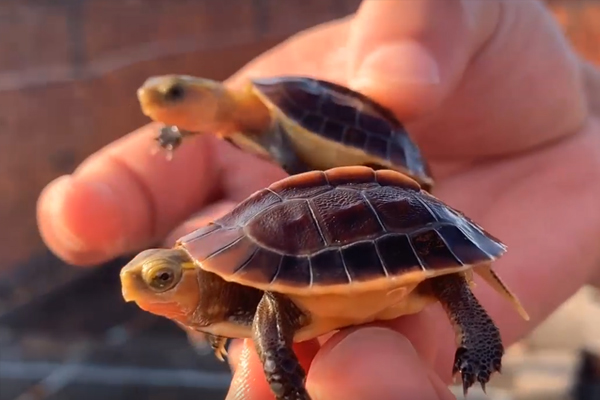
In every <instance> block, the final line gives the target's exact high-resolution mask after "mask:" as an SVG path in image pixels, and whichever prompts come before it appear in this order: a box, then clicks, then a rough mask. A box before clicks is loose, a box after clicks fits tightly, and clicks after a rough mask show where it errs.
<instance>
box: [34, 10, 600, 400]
mask: <svg viewBox="0 0 600 400" xmlns="http://www.w3.org/2000/svg"><path fill="white" fill-rule="evenodd" d="M361 66H362V67H361ZM369 68H370V69H369ZM377 68H379V69H377ZM275 74H305V75H311V76H315V77H319V78H323V79H329V80H332V81H335V82H338V83H342V84H351V85H354V86H355V87H356V88H358V89H359V90H361V91H362V92H363V93H365V94H367V95H370V96H372V97H373V98H374V99H375V100H377V101H379V102H381V103H382V104H384V105H385V106H387V107H389V108H390V109H392V110H393V111H394V112H395V113H396V114H397V116H398V117H399V118H400V120H402V121H405V122H406V126H407V128H408V130H409V132H411V133H412V134H413V135H414V137H415V139H416V141H417V143H418V144H419V145H420V146H421V148H422V149H423V152H424V153H425V155H426V157H428V159H429V160H431V164H432V171H433V174H434V177H436V178H437V180H436V181H437V186H436V187H435V189H434V194H435V195H436V196H438V197H440V198H441V199H442V200H443V201H445V202H447V203H448V204H450V205H451V206H453V207H456V208H458V209H459V210H461V211H464V212H465V213H466V214H467V215H468V216H470V217H471V218H473V219H474V220H475V221H476V222H478V223H480V224H481V225H482V226H484V227H485V228H486V229H487V230H488V231H490V232H491V233H492V234H493V235H495V236H497V237H499V238H500V239H501V240H503V241H504V242H505V243H506V244H507V245H508V253H507V254H506V255H505V256H504V257H503V258H502V259H501V260H499V261H498V262H497V263H496V269H497V271H498V273H499V274H500V275H501V276H502V278H503V280H505V281H506V282H507V284H508V285H509V286H510V287H511V288H512V289H513V290H514V292H516V293H517V294H518V295H519V296H520V298H521V300H522V302H523V303H524V305H525V307H526V308H527V309H528V311H529V314H530V315H531V317H532V320H531V321H530V322H529V323H524V322H523V321H521V320H520V319H519V317H518V315H517V314H516V313H515V312H514V311H513V310H512V309H511V308H510V307H511V306H510V304H508V303H506V302H505V301H504V300H503V299H502V298H500V297H499V296H498V295H497V294H495V293H493V292H492V291H491V290H490V289H489V288H488V287H486V286H485V285H481V286H479V287H477V288H476V289H475V290H474V291H475V293H476V295H477V296H478V298H479V299H480V300H481V302H482V303H483V305H484V306H485V307H486V308H487V309H488V310H489V312H490V314H491V316H492V317H493V318H494V319H495V321H496V322H497V324H498V325H499V326H500V328H501V331H502V334H503V338H504V340H505V343H506V344H507V345H509V344H510V343H512V342H514V341H515V340H517V339H519V338H520V337H522V336H523V335H524V334H526V333H528V332H529V331H530V330H531V329H532V328H533V327H534V326H535V325H536V324H537V323H539V322H540V321H541V320H542V319H543V318H545V317H546V316H547V315H548V314H549V313H550V312H552V311H553V310H554V309H555V308H556V307H557V306H558V305H559V304H560V303H562V302H563V301H564V300H566V299H567V298H568V297H569V296H570V295H571V294H572V293H574V292H575V291H576V290H577V289H578V288H579V287H580V286H581V285H582V284H584V283H586V282H589V281H590V280H591V279H592V275H593V274H594V269H595V268H596V265H597V263H598V261H599V259H600V250H599V249H598V247H597V238H598V235H599V234H600V210H598V207H597V204H598V200H599V199H600V185H598V184H597V182H598V180H599V179H600V146H599V145H600V128H599V125H600V122H599V120H598V119H599V118H598V116H597V115H596V116H590V115H589V113H588V99H587V98H586V95H585V92H584V89H583V87H582V81H583V79H582V76H581V70H580V61H579V60H578V58H577V57H576V56H574V54H573V53H572V51H571V49H570V48H569V47H568V46H567V44H566V43H565V39H564V38H563V36H562V34H561V33H560V31H559V29H558V28H557V26H556V25H555V24H554V22H553V20H552V17H551V15H550V14H548V13H547V12H546V10H545V9H544V7H543V5H542V4H541V3H539V2H537V1H529V0H524V1H519V2H501V1H487V2H466V1H465V2H460V1H458V0H453V1H448V2H437V1H433V0H422V1H418V2H417V1H414V2H397V1H383V0H379V1H376V2H375V1H367V2H364V3H363V5H362V6H361V9H360V10H359V12H358V13H357V15H356V16H355V17H353V18H348V19H345V20H341V21H336V22H333V23H330V24H326V25H323V26H320V27H317V28H315V29H312V30H310V31H308V32H305V33H302V34H300V35H298V36H296V37H294V38H292V39H290V40H289V41H287V42H286V43H284V44H282V45H280V46H278V47H277V48H275V49H273V50H272V51H270V52H268V53H266V54H264V55H262V56H261V57H259V58H258V59H257V60H255V61H253V62H252V63H250V64H249V65H248V66H247V67H246V68H244V69H243V70H242V71H240V72H239V73H238V74H236V75H235V76H234V77H232V79H230V81H229V83H230V84H231V85H240V84H241V83H242V81H243V80H244V79H245V78H247V77H250V76H269V75H275ZM360 77H362V78H360ZM155 129H156V127H155V126H154V125H150V126H148V127H145V128H142V129H140V130H139V131H136V132H134V133H132V134H130V135H129V136H127V137H125V138H123V139H121V140H119V141H117V142H115V143H112V144H111V145H109V146H108V147H107V148H104V149H102V150H100V151H99V152H98V153H96V154H95V155H93V156H92V157H90V158H89V159H88V160H86V161H85V162H84V163H83V164H82V165H81V166H80V167H79V168H78V169H77V170H76V171H75V173H74V174H73V175H70V176H65V177H61V178H59V179H57V180H56V181H54V182H52V183H51V184H50V185H49V186H48V187H47V188H46V189H45V191H44V192H43V193H42V195H41V196H40V201H39V211H38V213H39V224H40V230H41V232H42V235H43V237H44V239H45V240H46V242H47V244H48V245H49V247H50V248H51V249H52V250H53V251H55V252H56V253H57V254H59V255H60V256H61V257H63V258H64V259H66V260H67V261H70V262H72V263H75V264H82V265H89V264H94V263H98V262H101V261H105V260H107V259H109V258H112V257H114V256H117V255H119V254H122V253H125V252H130V251H134V250H138V249H140V248H142V247H146V246H149V245H151V244H152V243H153V242H155V241H157V240H161V239H163V238H164V237H165V236H167V235H168V234H169V232H171V234H170V235H169V237H170V239H169V240H172V239H173V238H175V237H177V236H179V234H181V233H182V232H183V231H187V230H189V229H191V228H192V227H195V226H197V225H198V224H200V223H203V222H205V221H206V218H208V215H210V217H211V218H212V217H214V216H217V215H219V214H221V213H223V212H224V211H226V210H227V208H228V207H231V205H233V204H235V203H236V202H238V201H240V200H241V199H243V198H245V197H246V196H247V195H249V194H250V193H251V192H253V191H254V190H256V189H259V188H261V187H264V186H266V185H268V184H270V183H271V182H273V181H274V180H277V179H279V178H281V177H283V176H284V175H283V172H282V171H281V170H280V169H278V168H275V167H274V166H272V165H268V164H267V163H265V162H263V161H259V160H257V159H255V158H253V157H252V156H250V155H247V154H242V153H240V152H239V151H238V150H236V149H233V148H231V147H230V146H228V145H227V144H225V143H223V142H221V141H218V140H217V139H214V138H212V137H209V136H203V135H200V136H197V137H196V138H194V139H191V140H189V142H188V143H187V144H186V146H182V147H181V148H180V149H179V150H178V151H177V155H176V157H175V158H174V159H173V160H172V161H171V162H167V161H165V160H164V159H163V158H162V157H152V156H151V155H150V148H151V146H152V145H153V143H152V140H151V137H152V136H153V135H155V132H156V130H155ZM249 171H252V175H249V174H248V172H249ZM207 207H209V208H207ZM215 207H217V208H218V209H215ZM200 211H203V212H204V214H203V215H202V216H196V217H195V218H194V217H192V219H191V220H190V219H188V218H190V216H191V215H193V214H195V213H197V212H200ZM186 220H187V222H184V221H186ZM182 223H183V226H182V225H181V224H182ZM177 226H179V228H177V229H175V231H174V232H173V229H174V228H175V227H177ZM377 325H378V326H385V327H387V328H388V329H385V330H384V329H374V328H359V329H356V328H353V329H347V330H344V331H343V332H340V333H336V334H335V335H334V336H333V337H331V338H329V339H328V340H327V341H325V339H321V340H320V343H321V344H322V347H321V346H320V345H319V343H317V342H316V341H312V342H307V343H303V344H300V345H298V346H297V350H298V353H299V356H300V358H301V359H302V360H304V365H305V367H306V368H307V370H308V378H307V387H308V390H309V392H311V393H312V394H313V396H314V399H315V400H317V399H335V398H344V399H348V400H350V399H363V398H367V397H374V398H380V399H387V398H397V397H398V396H406V398H410V397H412V396H416V394H417V393H418V394H419V396H418V398H424V399H446V398H448V399H449V398H452V396H451V395H450V393H449V392H448V390H447V389H446V387H445V385H446V383H448V382H449V381H450V370H451V364H452V359H453V356H454V354H453V353H454V351H455V349H454V347H453V346H452V344H453V343H454V340H453V335H454V333H453V332H452V330H451V327H450V324H449V323H448V321H447V319H446V317H445V315H444V314H443V312H442V311H441V310H440V309H439V307H431V308H429V309H427V310H425V311H424V312H423V313H420V314H419V315H415V316H411V317H407V318H401V319H399V320H397V321H394V322H391V323H386V324H377ZM230 363H231V364H232V365H233V366H234V369H235V375H234V380H233V383H232V387H231V390H230V396H231V398H237V399H241V398H243V399H245V400H261V399H269V398H272V395H271V394H270V392H269V389H268V387H267V385H266V382H265V380H264V378H263V377H262V375H263V372H262V367H261V366H260V364H259V363H258V360H257V358H256V355H255V353H254V351H253V350H252V346H251V344H250V343H243V344H241V343H240V342H237V343H235V344H234V345H233V347H232V348H231V357H230ZM309 364H310V368H309Z"/></svg>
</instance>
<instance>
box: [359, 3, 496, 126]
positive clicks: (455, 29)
mask: <svg viewBox="0 0 600 400" xmlns="http://www.w3.org/2000/svg"><path fill="white" fill-rule="evenodd" d="M499 10H500V8H499V3H498V2H497V1H459V0H448V1H437V0H421V1H396V0H376V1H373V0H365V1H363V3H362V5H361V7H360V8H359V10H358V11H357V13H356V17H355V18H354V20H353V22H352V26H351V28H350V33H349V38H348V47H347V51H348V58H349V60H348V67H349V71H348V76H349V77H350V85H351V86H352V87H353V88H354V89H356V90H358V91H360V92H363V93H365V94H367V95H369V96H372V97H373V98H376V99H377V100H378V101H380V102H382V103H383V104H386V105H388V106H389V107H390V108H392V111H394V112H395V113H396V115H398V116H399V117H400V118H401V119H403V120H406V119H412V118H415V117H418V116H419V115H421V114H423V113H425V112H427V111H429V110H431V109H433V108H435V107H436V106H438V105H439V104H440V103H441V102H442V101H443V99H444V98H445V97H446V95H447V94H448V93H450V91H451V90H452V89H453V88H454V87H455V86H456V85H457V84H458V82H459V81H460V79H461V77H462V74H463V71H464V70H465V68H466V67H467V65H468V63H469V61H470V59H471V58H472V57H473V55H474V54H475V52H476V51H477V49H478V48H480V47H481V46H482V45H483V43H484V42H485V41H486V40H487V39H488V38H489V37H490V36H491V35H492V33H493V31H494V29H495V27H496V25H497V21H498V19H499Z"/></svg>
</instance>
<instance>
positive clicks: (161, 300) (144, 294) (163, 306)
mask: <svg viewBox="0 0 600 400" xmlns="http://www.w3.org/2000/svg"><path fill="white" fill-rule="evenodd" d="M120 277H121V289H122V293H123V298H124V299H125V301H128V302H135V303H136V304H137V305H138V306H139V307H140V308H141V309H143V310H145V311H148V312H150V313H152V314H156V315H160V316H163V317H167V318H169V319H173V320H176V321H180V322H182V323H185V322H186V321H187V320H188V319H189V318H191V316H192V314H193V313H194V311H195V309H196V307H197V306H198V303H199V300H200V288H199V285H198V277H197V267H196V266H195V264H194V261H193V260H192V259H191V258H190V256H189V255H188V254H187V253H186V252H185V251H184V250H182V249H178V248H174V249H149V250H144V251H143V252H141V253H139V254H138V255H137V256H135V257H134V258H133V259H132V260H131V261H130V262H129V263H128V264H127V265H125V266H124V267H123V268H122V269H121V274H120Z"/></svg>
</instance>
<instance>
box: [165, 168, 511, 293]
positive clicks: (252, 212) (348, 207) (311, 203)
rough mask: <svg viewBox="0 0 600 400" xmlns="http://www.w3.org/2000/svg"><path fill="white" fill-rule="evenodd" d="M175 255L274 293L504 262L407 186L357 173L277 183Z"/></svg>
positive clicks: (391, 175) (499, 247)
mask: <svg viewBox="0 0 600 400" xmlns="http://www.w3.org/2000/svg"><path fill="white" fill-rule="evenodd" d="M177 245H178V246H181V247H183V248H184V249H186V250H187V252H188V253H189V254H190V255H191V256H192V258H194V259H195V260H196V261H197V263H198V265H199V266H200V268H202V269H204V270H207V271H210V272H213V273H215V274H217V275H219V276H221V277H222V278H223V279H225V280H227V281H233V282H238V283H240V284H244V285H248V286H253V287H256V288H259V289H261V290H271V291H278V292H282V293H306V292H307V291H308V292H311V293H312V292H320V293H332V292H341V291H343V290H347V289H348V287H349V285H351V286H352V287H353V288H354V289H359V290H360V289H361V288H364V289H365V290H373V288H374V287H383V286H373V285H376V284H384V285H388V286H389V285H390V284H391V283H392V282H391V281H395V282H394V284H395V285H401V284H402V282H403V280H406V282H407V283H415V282H419V281H421V280H424V279H426V278H428V277H431V276H436V275H440V274H444V273H452V272H459V271H463V270H467V269H469V268H471V267H473V266H476V265H478V264H481V263H487V262H490V261H492V260H494V259H496V258H498V257H499V256H501V255H502V254H503V253H504V252H505V246H504V245H503V244H502V243H501V242H500V241H498V240H497V239H495V238H494V237H492V236H491V235H490V234H488V233H486V232H485V231H484V230H483V229H482V228H480V227H479V226H478V225H476V224H475V223H474V222H473V221H471V220H470V219H468V218H467V217H465V216H464V215H462V214H461V213H460V212H458V211H456V210H454V209H452V208H450V207H449V206H447V205H445V204H444V203H442V202H441V201H440V200H438V199H437V198H435V197H433V196H432V195H430V194H428V193H427V192H426V191H423V190H420V188H419V185H418V184H417V183H416V182H415V181H414V180H412V179H410V178H408V177H407V176H405V175H403V174H402V173H399V172H395V171H392V170H378V171H375V170H373V169H371V168H368V167H359V166H353V167H338V168H333V169H330V170H327V171H325V172H323V171H312V172H307V173H303V174H298V175H293V176H291V177H288V178H285V179H283V180H280V181H278V182H275V183H274V184H272V185H271V186H269V187H268V188H266V189H263V190H260V191H258V192H256V193H254V194H253V195H251V196H250V197H248V198H247V199H246V200H245V201H243V202H242V203H240V204H239V205H238V206H237V207H236V208H234V209H233V210H232V211H231V212H230V213H228V214H226V215H225V216H223V217H222V218H220V219H218V220H216V221H214V222H213V223H211V224H209V225H207V226H205V227H203V228H200V229H198V230H196V231H194V232H192V233H190V234H188V235H186V236H184V237H182V238H181V239H180V240H179V241H178V243H177ZM482 265H483V264H482Z"/></svg>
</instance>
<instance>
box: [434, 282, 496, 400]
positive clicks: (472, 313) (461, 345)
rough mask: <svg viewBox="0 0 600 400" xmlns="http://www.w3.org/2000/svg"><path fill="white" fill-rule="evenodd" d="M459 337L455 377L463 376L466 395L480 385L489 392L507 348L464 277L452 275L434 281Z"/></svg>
mask: <svg viewBox="0 0 600 400" xmlns="http://www.w3.org/2000/svg"><path fill="white" fill-rule="evenodd" d="M429 282H430V285H431V289H432V290H433V293H434V294H435V296H436V297H437V298H438V300H439V301H440V302H441V303H442V306H443V307H444V309H445V310H446V313H447V314H448V318H450V321H451V323H452V324H453V326H454V328H455V331H456V333H457V344H458V349H457V351H456V355H455V357H454V366H453V368H452V373H453V374H454V375H456V373H458V372H460V374H461V376H462V383H463V392H464V394H465V396H466V395H467V391H468V389H469V388H470V387H471V386H472V385H473V384H474V383H475V381H478V382H479V383H480V384H481V387H482V388H483V390H484V391H485V385H486V383H487V382H488V381H489V380H490V377H491V375H492V374H493V373H494V372H496V371H498V372H500V369H501V366H502V356H503V355H504V346H503V344H502V338H501V337H500V331H499V329H498V328H497V327H496V325H495V324H494V322H493V321H492V319H491V318H490V316H489V315H488V314H487V312H486V311H485V310H484V309H483V307H482V306H481V305H480V304H479V302H478V301H477V299H476V298H475V295H474V294H473V292H471V289H470V287H469V284H468V283H467V281H466V279H465V278H464V276H463V275H460V274H452V275H445V276H440V277H437V278H433V279H431V280H430V281H429Z"/></svg>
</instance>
